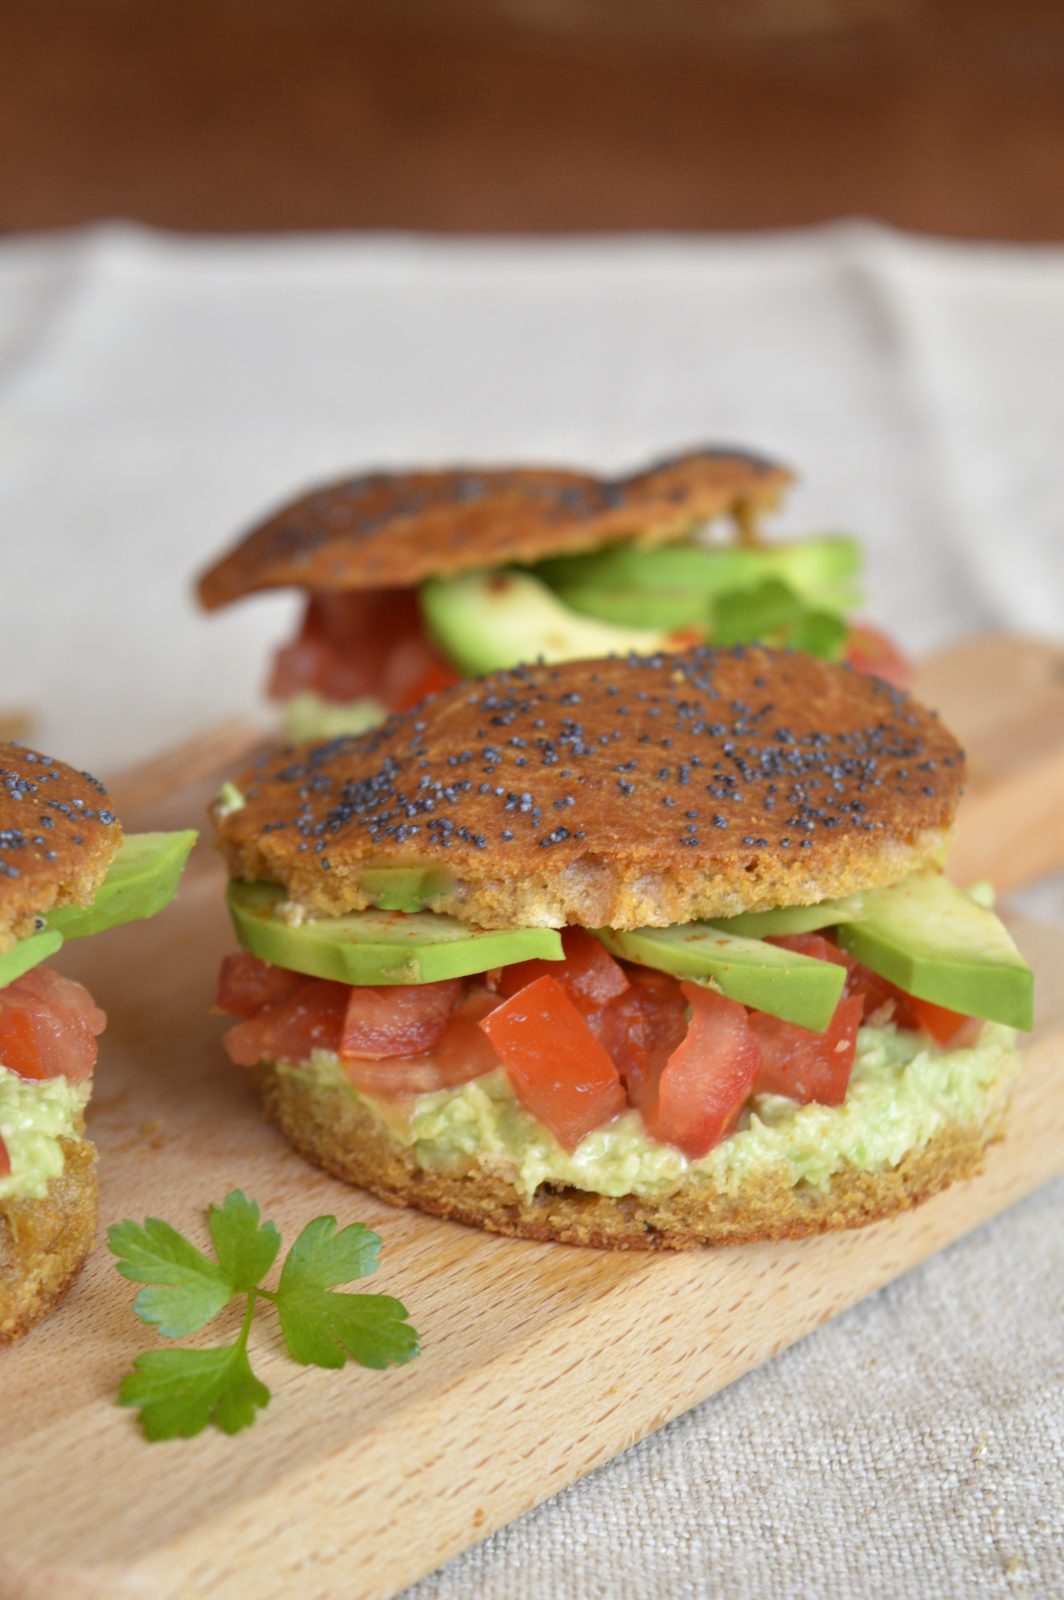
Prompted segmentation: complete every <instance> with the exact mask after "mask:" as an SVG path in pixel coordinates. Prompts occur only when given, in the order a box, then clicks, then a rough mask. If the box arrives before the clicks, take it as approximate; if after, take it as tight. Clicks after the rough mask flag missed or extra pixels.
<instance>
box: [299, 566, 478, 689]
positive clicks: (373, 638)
mask: <svg viewBox="0 0 1064 1600" xmlns="http://www.w3.org/2000/svg"><path fill="white" fill-rule="evenodd" d="M457 681H458V680H457V676H456V674H455V673H454V672H453V671H452V670H451V668H450V666H449V664H448V663H447V662H446V661H445V660H444V658H443V656H442V655H441V654H440V653H439V651H438V650H437V649H436V647H435V645H433V644H432V642H431V641H430V640H429V638H428V637H427V635H426V633H425V629H424V623H423V621H422V617H421V611H420V608H419V606H418V602H417V591H416V590H415V589H367V590H350V591H347V592H339V593H335V594H331V593H320V594H312V595H311V597H310V599H309V600H308V602H307V608H306V611H305V612H304V614H303V621H302V624H301V626H300V630H299V633H298V635H297V637H296V638H295V639H293V640H292V641H291V643H289V644H287V645H285V646H284V647H283V648H282V649H281V650H279V651H278V652H277V655H276V657H275V659H274V666H273V673H272V675H271V677H270V682H269V686H268V691H267V692H268V693H269V694H270V696H271V697H272V698H273V699H275V700H287V699H288V698H289V697H290V696H291V695H294V694H297V693H299V692H300V690H304V689H312V690H314V691H316V692H317V693H318V694H320V695H321V696H322V698H323V699H324V700H329V701H332V702H334V703H337V704H343V703H344V702H345V701H350V700H360V699H362V698H364V697H367V696H372V697H373V698H374V699H377V700H381V701H382V702H383V703H384V704H385V705H386V706H387V707H388V709H389V710H392V711H398V710H404V709H405V708H406V707H407V706H411V705H415V704H416V703H417V701H418V700H421V699H423V698H424V696H425V695H426V694H431V693H433V692H434V691H435V690H436V689H438V688H443V687H445V685H446V684H447V683H455V682H457Z"/></svg>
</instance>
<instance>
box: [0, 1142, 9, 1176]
mask: <svg viewBox="0 0 1064 1600" xmlns="http://www.w3.org/2000/svg"><path fill="white" fill-rule="evenodd" d="M10 1176H11V1157H10V1155H9V1154H8V1149H7V1145H6V1144H5V1143H4V1136H3V1134H2V1133H0V1178H8V1177H10Z"/></svg>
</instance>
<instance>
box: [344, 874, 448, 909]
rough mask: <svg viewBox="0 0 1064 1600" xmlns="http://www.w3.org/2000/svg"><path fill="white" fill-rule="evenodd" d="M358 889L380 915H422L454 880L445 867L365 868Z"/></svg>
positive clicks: (446, 890) (445, 891)
mask: <svg viewBox="0 0 1064 1600" xmlns="http://www.w3.org/2000/svg"><path fill="white" fill-rule="evenodd" d="M358 886H359V888H360V889H361V890H362V892H363V893H364V894H367V895H369V897H370V899H371V900H372V901H373V904H374V905H375V906H376V907H377V909H378V910H380V911H423V910H424V909H425V907H426V906H427V905H428V903H429V901H430V900H432V899H434V898H435V896H436V895H440V894H447V892H448V891H449V890H450V889H453V888H454V878H453V877H452V875H451V874H450V873H449V872H447V871H445V869H444V868H443V867H364V868H363V869H362V871H361V872H360V873H359V877H358Z"/></svg>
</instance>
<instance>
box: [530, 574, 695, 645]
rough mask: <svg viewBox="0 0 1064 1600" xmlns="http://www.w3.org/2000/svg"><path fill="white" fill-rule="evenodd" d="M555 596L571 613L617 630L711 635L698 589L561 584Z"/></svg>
mask: <svg viewBox="0 0 1064 1600" xmlns="http://www.w3.org/2000/svg"><path fill="white" fill-rule="evenodd" d="M556 593H557V595H558V598H559V600H561V601H562V602H563V604H564V605H567V606H568V607H569V609H570V611H578V612H579V613H580V615H581V616H582V617H594V618H596V620H598V621H600V622H609V623H612V624H613V625H614V626H616V627H621V628H661V629H663V630H664V631H665V632H666V633H675V632H678V631H679V630H680V629H681V628H683V629H687V628H697V629H699V630H700V631H701V632H702V633H703V634H707V633H708V632H709V607H708V603H707V600H706V596H705V595H704V594H700V593H699V592H698V590H697V589H622V588H616V589H613V588H610V589H607V588H605V587H597V586H596V585H594V584H591V583H587V584H583V583H581V584H565V585H564V586H562V585H559V587H558V589H557V590H556Z"/></svg>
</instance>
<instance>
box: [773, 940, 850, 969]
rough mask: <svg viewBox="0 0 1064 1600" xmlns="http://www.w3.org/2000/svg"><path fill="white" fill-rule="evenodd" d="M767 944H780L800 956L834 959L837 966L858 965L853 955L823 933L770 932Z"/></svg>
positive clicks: (824, 959)
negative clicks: (848, 953) (841, 948)
mask: <svg viewBox="0 0 1064 1600" xmlns="http://www.w3.org/2000/svg"><path fill="white" fill-rule="evenodd" d="M765 943H766V944H775V945H779V947H780V949H781V950H793V951H794V952H795V953H796V954H797V955H800V956H812V958H813V960H814V961H833V962H834V963H835V965H836V966H839V967H847V968H853V967H854V966H855V965H856V962H855V961H854V959H853V957H852V956H850V955H847V954H846V951H845V950H840V949H839V947H838V945H837V944H833V943H832V941H831V940H830V939H826V938H825V937H824V935H823V934H822V933H777V934H769V935H768V937H767V938H766V940H765Z"/></svg>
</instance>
